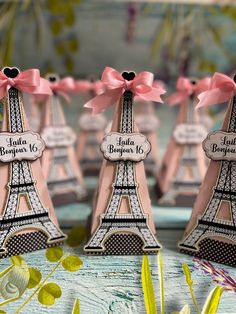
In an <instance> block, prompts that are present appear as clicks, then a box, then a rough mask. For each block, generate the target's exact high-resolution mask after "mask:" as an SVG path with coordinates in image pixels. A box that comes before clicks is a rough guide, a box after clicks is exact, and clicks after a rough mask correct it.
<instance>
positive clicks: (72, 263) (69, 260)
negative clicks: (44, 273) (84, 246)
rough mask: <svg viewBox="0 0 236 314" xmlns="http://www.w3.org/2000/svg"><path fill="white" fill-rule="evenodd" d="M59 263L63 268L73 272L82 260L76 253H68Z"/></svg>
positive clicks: (81, 263)
mask: <svg viewBox="0 0 236 314" xmlns="http://www.w3.org/2000/svg"><path fill="white" fill-rule="evenodd" d="M61 264H62V267H63V268H64V269H65V270H68V271H71V272H74V271H77V270H79V269H80V266H81V265H83V261H82V260H81V259H80V258H79V257H78V256H76V255H69V256H67V257H66V258H65V259H63V261H62V263H61Z"/></svg>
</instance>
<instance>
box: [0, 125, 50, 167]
mask: <svg viewBox="0 0 236 314" xmlns="http://www.w3.org/2000/svg"><path fill="white" fill-rule="evenodd" d="M44 148H45V144H44V141H43V140H42V139H41V137H40V136H39V134H38V133H35V132H31V131H26V132H21V133H18V132H15V133H9V132H8V133H7V132H1V133H0V161H1V162H10V161H13V160H22V159H25V160H35V159H38V158H39V157H41V155H42V153H43V150H44Z"/></svg>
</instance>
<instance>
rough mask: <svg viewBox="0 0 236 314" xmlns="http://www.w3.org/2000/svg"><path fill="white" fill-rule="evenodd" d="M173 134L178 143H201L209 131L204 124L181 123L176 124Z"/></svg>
mask: <svg viewBox="0 0 236 314" xmlns="http://www.w3.org/2000/svg"><path fill="white" fill-rule="evenodd" d="M173 136H174V138H175V140H176V142H177V143H178V144H182V145H183V144H201V143H202V141H203V140H204V139H205V138H206V136H207V131H206V129H205V127H204V126H203V125H202V124H188V123H181V124H179V125H177V126H176V128H175V130H174V132H173Z"/></svg>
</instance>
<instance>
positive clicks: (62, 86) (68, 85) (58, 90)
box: [49, 76, 75, 102]
mask: <svg viewBox="0 0 236 314" xmlns="http://www.w3.org/2000/svg"><path fill="white" fill-rule="evenodd" d="M49 85H50V88H51V90H52V91H53V93H55V94H57V95H60V96H62V97H63V98H64V99H65V100H66V101H67V102H70V97H69V95H68V93H72V92H73V91H74V88H75V81H74V79H73V78H72V77H70V76H67V77H64V78H63V79H61V80H58V81H55V82H50V81H49Z"/></svg>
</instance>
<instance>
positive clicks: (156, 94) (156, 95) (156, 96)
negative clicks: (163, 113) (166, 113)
mask: <svg viewBox="0 0 236 314" xmlns="http://www.w3.org/2000/svg"><path fill="white" fill-rule="evenodd" d="M164 93H165V91H164V90H159V89H157V88H152V89H151V90H150V92H147V93H136V95H137V96H138V97H140V98H141V99H143V100H146V101H154V102H160V103H163V100H162V99H161V97H160V96H161V94H164Z"/></svg>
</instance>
